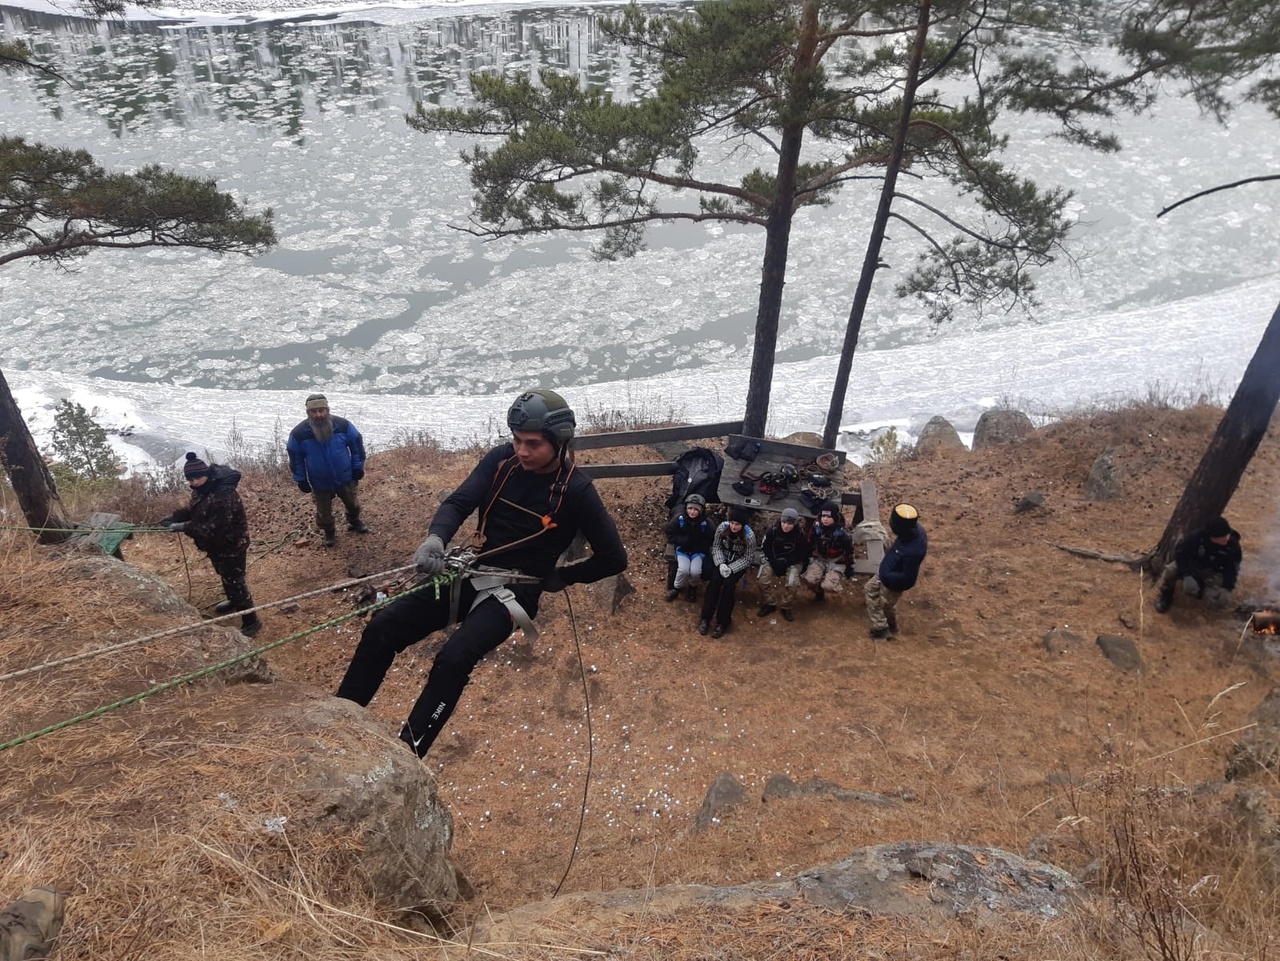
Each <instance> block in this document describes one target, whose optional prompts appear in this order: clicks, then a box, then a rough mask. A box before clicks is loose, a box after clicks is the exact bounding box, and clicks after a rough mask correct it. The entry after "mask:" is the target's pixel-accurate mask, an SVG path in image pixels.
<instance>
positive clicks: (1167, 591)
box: [1156, 584, 1173, 614]
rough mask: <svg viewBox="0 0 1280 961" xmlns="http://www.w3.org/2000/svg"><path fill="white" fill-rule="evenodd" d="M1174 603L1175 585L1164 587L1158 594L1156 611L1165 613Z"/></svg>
mask: <svg viewBox="0 0 1280 961" xmlns="http://www.w3.org/2000/svg"><path fill="white" fill-rule="evenodd" d="M1172 603H1173V585H1172V584H1170V585H1169V586H1168V587H1165V588H1162V589H1161V591H1160V593H1159V594H1158V595H1156V613H1157V614H1163V613H1164V612H1165V611H1167V610H1168V609H1169V606H1170V605H1171V604H1172Z"/></svg>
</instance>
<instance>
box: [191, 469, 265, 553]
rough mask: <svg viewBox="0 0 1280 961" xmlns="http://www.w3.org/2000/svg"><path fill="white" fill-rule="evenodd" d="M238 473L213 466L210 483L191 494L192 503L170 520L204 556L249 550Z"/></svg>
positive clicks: (208, 481) (247, 523)
mask: <svg viewBox="0 0 1280 961" xmlns="http://www.w3.org/2000/svg"><path fill="white" fill-rule="evenodd" d="M239 483H240V472H239V471H238V470H236V469H235V468H233V467H228V466H226V465H225V464H215V465H213V468H212V472H211V474H210V476H209V479H208V480H207V481H205V482H204V483H203V484H201V485H200V486H199V487H194V488H192V490H191V503H190V504H189V505H188V506H186V507H184V508H182V509H181V510H179V511H174V513H173V519H174V520H175V521H182V522H183V523H184V524H185V525H186V526H185V527H184V528H183V533H184V534H188V535H190V537H191V539H192V540H194V541H195V542H196V547H198V548H200V550H202V551H204V552H205V553H206V554H217V555H222V554H240V553H243V552H244V551H246V550H248V549H249V519H248V517H246V516H245V512H244V502H243V501H242V500H240V495H239V494H238V493H236V485H237V484H239Z"/></svg>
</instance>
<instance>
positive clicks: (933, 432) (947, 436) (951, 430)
mask: <svg viewBox="0 0 1280 961" xmlns="http://www.w3.org/2000/svg"><path fill="white" fill-rule="evenodd" d="M964 449H965V446H964V441H962V440H961V439H960V435H959V434H958V433H956V429H955V427H953V426H952V425H951V421H949V420H947V419H946V418H945V417H943V416H941V415H938V416H936V417H931V418H930V419H929V422H928V423H927V424H925V425H924V427H923V428H922V429H921V431H920V436H919V437H918V438H917V439H916V456H918V457H926V456H932V455H934V454H944V453H947V452H949V451H963V450H964Z"/></svg>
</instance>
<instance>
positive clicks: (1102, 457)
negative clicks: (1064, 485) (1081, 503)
mask: <svg viewBox="0 0 1280 961" xmlns="http://www.w3.org/2000/svg"><path fill="white" fill-rule="evenodd" d="M1084 493H1085V496H1086V497H1087V498H1089V500H1091V501H1110V500H1115V499H1116V498H1117V497H1119V496H1120V493H1121V491H1120V477H1119V472H1118V471H1117V468H1116V462H1115V460H1114V459H1113V458H1112V456H1111V448H1110V447H1108V448H1107V449H1106V450H1104V451H1103V452H1102V453H1101V454H1099V455H1098V457H1097V459H1096V460H1094V462H1093V466H1092V467H1090V468H1089V476H1088V477H1087V478H1085V482H1084Z"/></svg>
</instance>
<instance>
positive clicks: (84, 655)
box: [0, 564, 414, 682]
mask: <svg viewBox="0 0 1280 961" xmlns="http://www.w3.org/2000/svg"><path fill="white" fill-rule="evenodd" d="M413 569H414V567H413V565H412V564H406V565H405V566H404V567H393V568H391V569H390V570H388V571H383V572H382V573H381V574H369V575H367V576H365V577H356V578H352V579H351V580H346V581H339V582H338V583H337V584H330V585H329V586H328V587H320V588H317V589H316V590H314V591H307V592H306V593H304V594H295V595H294V596H293V597H282V598H280V600H278V601H268V602H267V603H266V604H259V605H258V606H257V607H247V608H245V609H244V610H243V611H232V612H231V613H230V614H222V615H220V616H218V617H211V618H208V619H207V620H199V621H196V622H195V623H194V624H184V625H182V626H181V627H171V628H169V629H168V630H165V631H160V632H159V633H157V634H147V635H145V636H143V637H135V638H134V639H133V640H131V641H122V642H121V643H119V644H113V645H111V646H110V647H102V648H97V649H95V650H92V651H82V652H81V653H79V654H72V655H71V656H69V657H63V658H59V659H58V660H56V661H46V662H45V663H44V664H37V665H35V666H34V667H24V668H23V669H22V670H20V671H10V672H9V673H8V674H0V682H3V681H12V680H14V679H16V678H19V677H27V676H28V675H31V674H38V673H39V672H40V671H44V670H48V669H49V668H52V667H62V666H63V665H64V664H74V663H76V662H77V661H85V660H88V659H89V658H91V657H100V656H102V655H103V654H113V653H115V652H116V651H123V650H124V649H125V648H127V647H135V646H136V645H138V644H145V643H147V642H148V641H158V640H160V639H161V638H164V637H173V636H175V635H178V634H185V633H186V632H187V631H193V630H195V629H196V628H198V627H205V626H207V625H209V624H217V623H219V622H220V621H225V620H229V619H230V618H233V617H240V616H241V615H244V614H252V613H254V612H256V611H265V610H266V609H267V608H269V607H279V606H280V605H281V604H290V603H292V602H293V601H301V600H305V599H306V598H308V597H315V596H316V595H318V594H329V593H332V592H334V591H341V590H345V589H346V588H348V587H355V586H356V585H357V584H363V583H365V582H366V581H375V580H378V579H379V578H383V577H389V576H391V575H393V574H403V573H404V572H405V571H411V570H413Z"/></svg>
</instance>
